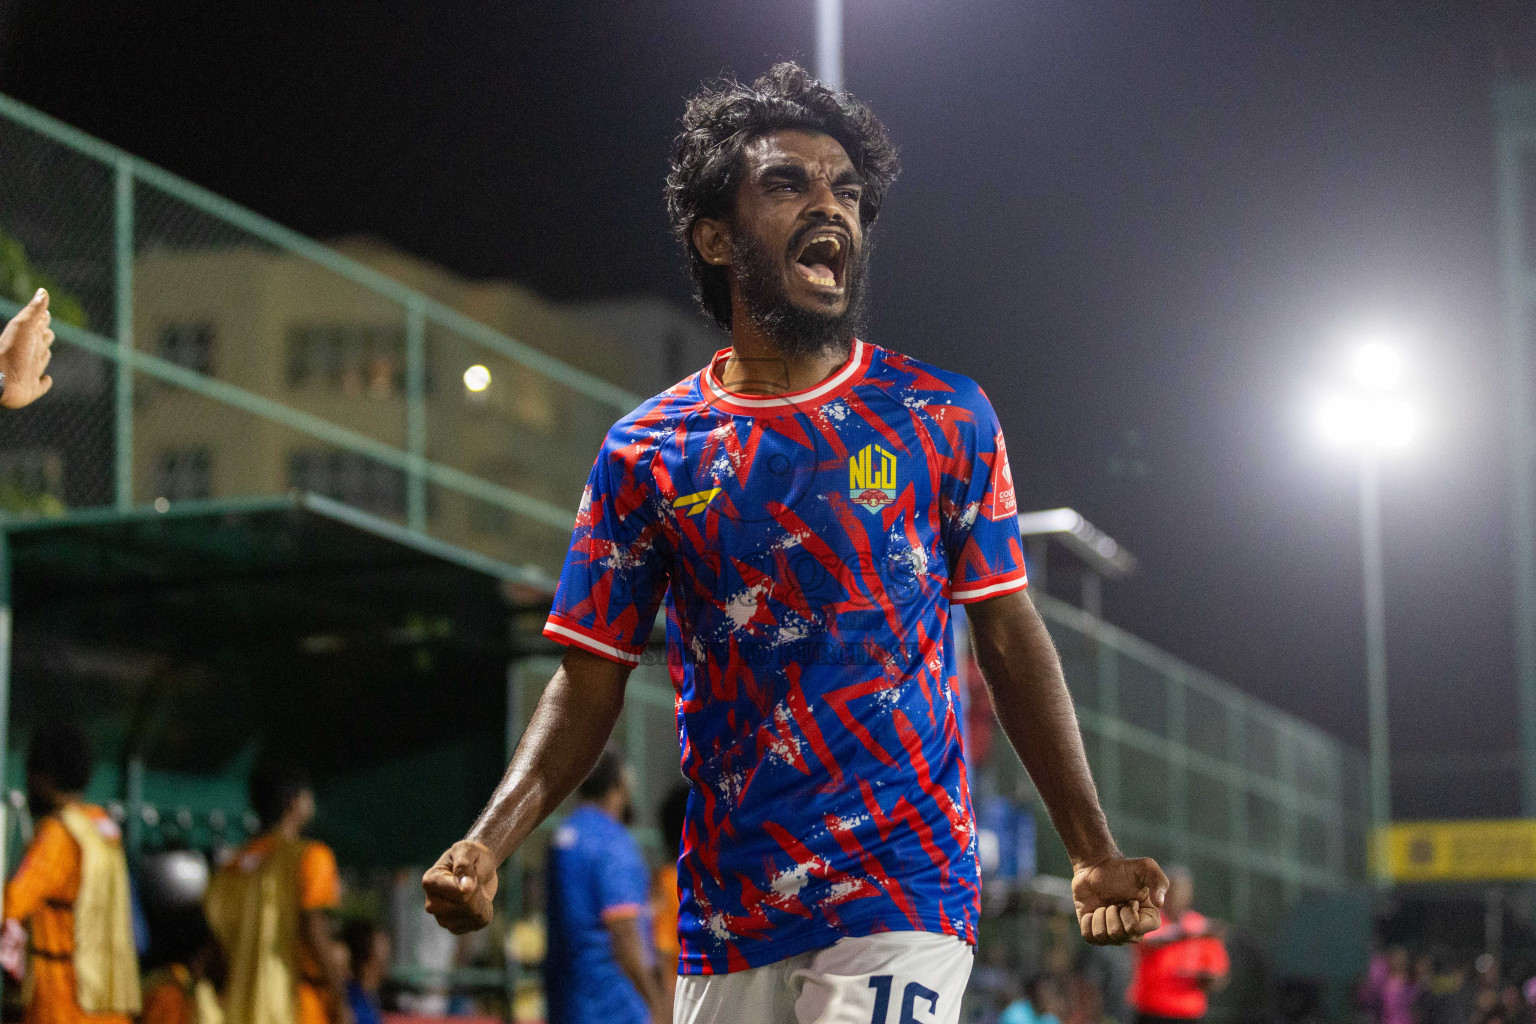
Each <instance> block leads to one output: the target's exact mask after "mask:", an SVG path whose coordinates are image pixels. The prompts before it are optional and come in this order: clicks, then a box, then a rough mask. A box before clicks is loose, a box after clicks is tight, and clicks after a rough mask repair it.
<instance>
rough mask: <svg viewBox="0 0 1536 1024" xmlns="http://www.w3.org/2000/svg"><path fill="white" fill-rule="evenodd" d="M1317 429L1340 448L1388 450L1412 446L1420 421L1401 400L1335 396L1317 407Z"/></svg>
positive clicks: (1411, 409)
mask: <svg viewBox="0 0 1536 1024" xmlns="http://www.w3.org/2000/svg"><path fill="white" fill-rule="evenodd" d="M1317 428H1318V431H1319V432H1320V433H1321V434H1322V435H1323V437H1324V438H1325V439H1327V440H1328V441H1330V442H1332V443H1333V444H1336V445H1339V446H1341V447H1350V448H1367V449H1371V450H1374V451H1387V450H1393V449H1399V448H1406V447H1407V446H1408V445H1409V444H1411V443H1413V440H1414V438H1415V437H1417V436H1418V433H1419V420H1418V416H1417V415H1416V414H1415V412H1414V410H1413V407H1412V406H1410V405H1409V404H1408V403H1407V402H1405V401H1403V400H1401V399H1397V398H1378V397H1370V398H1366V397H1361V396H1356V395H1350V396H1335V397H1332V398H1329V399H1326V400H1325V401H1324V402H1323V403H1322V404H1321V405H1320V406H1319V407H1318V410H1317Z"/></svg>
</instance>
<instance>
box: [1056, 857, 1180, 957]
mask: <svg viewBox="0 0 1536 1024" xmlns="http://www.w3.org/2000/svg"><path fill="white" fill-rule="evenodd" d="M1167 894H1168V876H1167V875H1165V874H1163V869H1162V868H1160V867H1158V866H1157V862H1156V861H1154V860H1152V859H1151V858H1149V857H1136V858H1127V857H1107V858H1105V859H1104V860H1100V861H1095V862H1094V863H1091V864H1083V865H1082V866H1080V867H1078V868H1077V869H1076V870H1075V871H1073V872H1072V903H1073V905H1074V906H1075V907H1076V908H1077V923H1078V927H1079V928H1081V929H1082V932H1083V938H1085V939H1087V940H1088V941H1089V942H1091V943H1093V944H1094V945H1095V946H1119V945H1123V944H1125V943H1127V942H1140V941H1141V938H1142V936H1143V935H1146V934H1147V933H1148V932H1152V931H1156V930H1157V927H1158V925H1160V924H1161V923H1162V914H1160V913H1159V912H1158V908H1159V907H1161V906H1162V905H1163V897H1165V896H1166V895H1167Z"/></svg>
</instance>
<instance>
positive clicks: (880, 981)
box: [672, 932, 973, 1024]
mask: <svg viewBox="0 0 1536 1024" xmlns="http://www.w3.org/2000/svg"><path fill="white" fill-rule="evenodd" d="M972 959H973V952H972V950H971V947H970V946H969V945H967V944H966V943H965V942H964V941H962V940H961V939H957V938H955V937H954V936H952V935H936V934H932V933H929V932H884V933H882V934H880V935H870V936H864V937H860V938H852V939H839V940H838V941H837V942H835V943H834V944H832V945H831V946H828V947H827V948H826V949H817V950H812V951H811V952H809V953H801V954H800V955H799V956H792V957H790V958H789V959H788V960H780V961H779V962H778V963H776V964H769V965H768V966H766V967H754V968H751V969H750V970H745V971H736V972H734V973H732V974H685V975H683V976H682V977H680V978H678V979H677V998H676V999H675V1000H674V1001H673V1003H672V1024H956V1022H958V1021H959V1020H960V997H961V996H962V995H964V994H965V984H966V982H967V981H969V980H970V977H971V961H972Z"/></svg>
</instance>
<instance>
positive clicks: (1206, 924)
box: [1127, 867, 1229, 1024]
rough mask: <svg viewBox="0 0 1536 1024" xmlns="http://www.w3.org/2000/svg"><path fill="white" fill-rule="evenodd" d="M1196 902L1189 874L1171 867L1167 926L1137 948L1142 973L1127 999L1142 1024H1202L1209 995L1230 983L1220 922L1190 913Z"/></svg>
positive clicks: (1133, 981) (1165, 911) (1134, 978)
mask: <svg viewBox="0 0 1536 1024" xmlns="http://www.w3.org/2000/svg"><path fill="white" fill-rule="evenodd" d="M1194 897H1195V883H1194V879H1193V878H1192V877H1190V873H1189V869H1188V868H1181V867H1174V868H1170V869H1169V871H1168V896H1167V899H1166V900H1165V902H1164V903H1163V924H1162V926H1161V927H1160V928H1158V929H1156V930H1155V931H1152V932H1150V933H1148V934H1147V936H1146V938H1144V939H1143V940H1142V941H1141V943H1140V945H1137V946H1135V947H1133V948H1134V949H1135V956H1136V968H1135V973H1134V974H1133V975H1132V976H1131V989H1130V992H1129V993H1128V994H1127V999H1128V1001H1129V1002H1130V1004H1131V1006H1132V1008H1134V1009H1135V1011H1136V1020H1137V1024H1162V1022H1165V1021H1168V1022H1173V1021H1177V1022H1181V1024H1182V1022H1187V1021H1192V1020H1199V1019H1200V1018H1201V1017H1204V1016H1205V1011H1206V1007H1207V1002H1208V1001H1207V998H1206V994H1207V993H1208V992H1210V991H1212V990H1214V989H1219V988H1221V987H1222V986H1223V985H1224V984H1226V980H1227V970H1228V966H1229V965H1228V962H1227V949H1226V946H1225V945H1224V944H1223V943H1222V941H1221V937H1220V936H1219V935H1217V934H1216V927H1215V924H1216V923H1215V922H1213V921H1210V920H1208V919H1207V918H1205V917H1203V916H1202V915H1200V914H1197V913H1195V911H1193V910H1192V909H1190V905H1191V904H1192V903H1193V902H1194Z"/></svg>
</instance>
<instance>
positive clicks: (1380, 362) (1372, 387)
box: [1350, 341, 1403, 392]
mask: <svg viewBox="0 0 1536 1024" xmlns="http://www.w3.org/2000/svg"><path fill="white" fill-rule="evenodd" d="M1350 372H1351V373H1353V374H1354V378H1355V382H1356V383H1357V384H1359V385H1360V386H1361V387H1363V388H1365V389H1366V390H1368V391H1376V392H1384V391H1391V390H1392V389H1393V388H1395V387H1397V382H1398V381H1400V380H1401V379H1402V377H1403V356H1402V353H1401V352H1399V351H1398V350H1397V349H1395V348H1393V347H1392V346H1391V345H1388V344H1386V343H1385V342H1380V341H1372V342H1367V343H1366V344H1364V345H1361V346H1360V347H1359V348H1358V349H1356V350H1355V354H1354V357H1353V358H1352V359H1351V360H1350Z"/></svg>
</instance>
